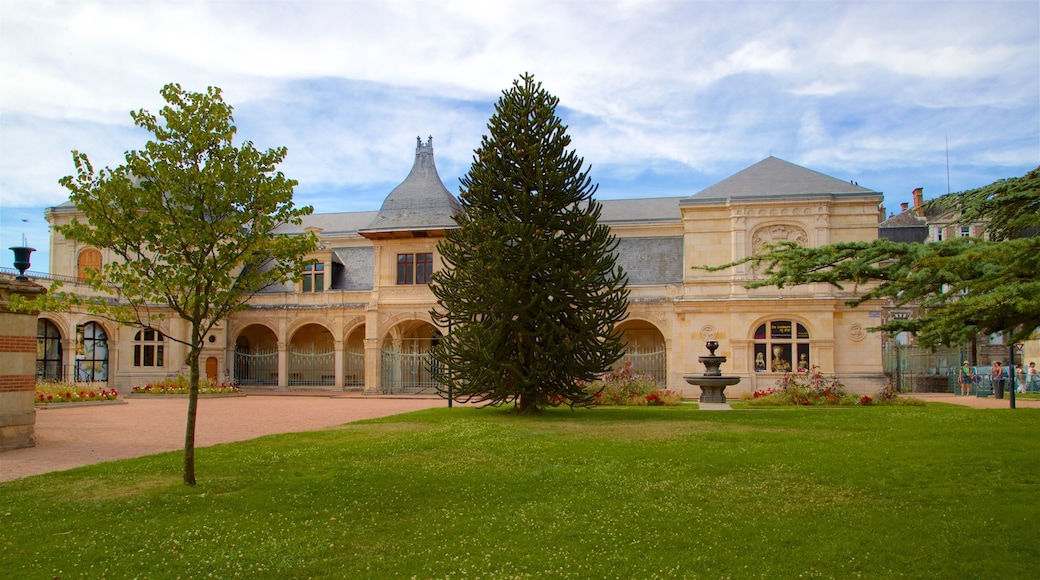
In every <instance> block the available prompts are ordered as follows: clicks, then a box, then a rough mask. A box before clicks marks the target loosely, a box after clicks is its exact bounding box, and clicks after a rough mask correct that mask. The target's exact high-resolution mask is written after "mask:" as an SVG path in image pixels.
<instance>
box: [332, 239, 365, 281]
mask: <svg viewBox="0 0 1040 580" xmlns="http://www.w3.org/2000/svg"><path fill="white" fill-rule="evenodd" d="M332 255H333V256H336V257H338V258H339V260H340V263H341V264H342V265H343V267H342V268H338V267H336V268H333V279H332V280H331V281H330V283H329V284H330V286H329V288H330V289H336V290H347V291H360V290H371V289H372V283H373V278H374V272H375V249H374V248H372V246H367V247H358V248H333V250H332Z"/></svg>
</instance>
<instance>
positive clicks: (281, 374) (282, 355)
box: [278, 340, 289, 390]
mask: <svg viewBox="0 0 1040 580" xmlns="http://www.w3.org/2000/svg"><path fill="white" fill-rule="evenodd" d="M278 387H279V388H280V389H285V390H288V389H289V345H288V344H286V343H285V341H284V340H279V341H278Z"/></svg>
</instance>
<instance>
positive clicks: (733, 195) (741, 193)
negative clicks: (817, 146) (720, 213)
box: [682, 156, 881, 205]
mask: <svg viewBox="0 0 1040 580" xmlns="http://www.w3.org/2000/svg"><path fill="white" fill-rule="evenodd" d="M864 195H869V196H877V197H881V193H880V192H876V191H873V190H870V189H867V188H865V187H860V186H859V185H856V184H854V183H850V182H848V181H843V180H841V179H836V178H834V177H831V176H829V175H824V174H822V173H820V172H818V171H813V170H812V169H806V168H805V167H802V166H800V165H795V164H794V163H791V162H788V161H784V160H783V159H778V158H776V157H772V156H770V157H767V158H765V159H763V160H762V161H759V162H758V163H756V164H754V165H752V166H751V167H748V168H747V169H744V170H743V171H740V172H738V173H736V174H734V175H732V176H730V177H727V178H726V179H723V180H722V181H720V182H718V183H716V184H715V185H712V186H711V187H708V188H706V189H703V190H701V191H700V192H698V193H696V194H694V195H692V196H690V197H688V198H686V199H684V200H683V201H682V204H683V205H690V204H702V203H718V202H720V201H727V200H739V201H758V200H762V201H765V200H776V199H777V198H783V199H798V198H805V199H809V198H819V197H830V198H834V197H845V196H848V197H861V196H864Z"/></svg>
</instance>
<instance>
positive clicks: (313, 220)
mask: <svg viewBox="0 0 1040 580" xmlns="http://www.w3.org/2000/svg"><path fill="white" fill-rule="evenodd" d="M377 213H378V212H374V211H346V212H340V213H312V214H311V215H305V216H303V217H301V218H300V225H298V226H295V225H292V224H282V225H280V226H278V227H276V228H275V229H274V233H276V234H300V233H303V231H304V229H306V228H312V227H313V228H321V230H322V231H321V235H323V236H325V235H333V234H356V233H357V232H358V230H360V229H362V228H364V227H366V226H368V224H370V223H372V220H373V219H375V217H376V214H377Z"/></svg>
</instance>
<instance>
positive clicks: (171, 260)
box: [45, 84, 316, 485]
mask: <svg viewBox="0 0 1040 580" xmlns="http://www.w3.org/2000/svg"><path fill="white" fill-rule="evenodd" d="M162 96H163V97H164V98H165V100H166V102H167V103H168V104H167V105H166V106H164V107H163V108H162V109H161V111H160V114H161V115H162V118H163V122H160V121H159V119H157V118H156V117H155V116H154V115H152V114H151V113H149V112H147V111H145V110H144V109H142V110H139V111H137V112H132V113H131V116H132V117H133V120H134V123H135V124H136V125H137V126H139V127H142V128H144V129H147V130H148V131H150V132H151V133H152V134H153V135H154V139H153V140H151V141H149V142H148V143H146V144H145V147H144V149H143V150H140V151H129V152H127V153H126V154H125V160H126V161H125V164H123V165H120V166H118V167H116V168H114V169H107V168H106V169H103V170H101V171H100V172H98V173H95V172H94V168H93V167H92V166H91V164H90V161H89V160H88V158H87V156H86V155H85V154H83V153H80V152H78V151H73V153H72V157H73V161H74V163H75V166H76V175H75V176H67V177H64V178H62V179H61V184H62V185H63V186H65V187H66V188H68V190H69V192H70V196H69V199H70V200H71V201H72V203H73V204H75V206H76V207H77V208H78V209H79V210H80V211H82V212H83V214H84V216H85V218H86V221H83V222H80V221H79V220H76V219H73V220H72V222H71V223H69V224H67V225H59V226H56V228H55V229H56V230H57V231H58V232H59V233H60V234H62V235H63V236H65V237H66V238H68V239H70V240H75V241H77V242H80V243H82V244H85V245H89V246H94V247H97V248H103V249H106V250H108V251H110V252H111V253H112V254H114V255H115V256H117V257H118V259H116V260H114V261H112V262H111V263H107V264H104V266H103V267H102V268H100V269H91V271H89V273H88V276H87V279H86V282H87V283H88V284H90V285H91V286H92V287H93V288H94V290H96V291H98V292H101V293H104V294H109V295H114V296H115V298H116V299H117V300H116V301H114V302H111V301H108V300H105V299H102V298H83V297H79V296H75V295H73V294H70V293H64V292H62V293H55V294H54V295H52V297H51V298H52V300H51V301H50V304H48V305H45V307H47V306H50V307H53V306H54V305H56V304H57V305H62V304H64V305H65V307H68V306H69V305H73V304H75V305H79V306H81V307H84V308H86V309H88V310H89V311H90V312H93V313H95V314H98V315H102V316H106V317H108V318H110V319H113V320H116V321H118V322H120V323H123V324H129V325H134V326H140V327H144V328H155V326H154V325H156V324H157V323H158V321H159V320H160V319H162V318H163V317H165V316H166V315H167V313H168V312H172V315H173V316H176V317H179V318H181V319H183V320H184V321H186V322H187V323H188V324H187V326H188V327H189V328H190V331H189V332H188V335H187V336H178V334H177V333H176V332H169V331H164V334H165V335H166V336H167V337H168V338H170V339H171V340H174V341H177V342H180V343H182V344H184V345H186V346H187V347H188V355H187V357H186V359H185V364H187V365H188V367H189V369H190V385H191V387H190V393H189V397H188V416H187V425H186V428H185V437H184V482H185V483H187V484H189V485H194V484H195V416H196V409H197V406H198V392H199V354H200V352H201V350H202V347H203V340H204V339H205V337H206V335H207V333H208V332H209V331H210V330H211V329H212V328H213V327H214V325H216V324H217V323H218V322H219V321H220V320H222V319H224V318H225V317H227V316H228V314H230V313H232V312H234V311H236V310H239V309H241V308H243V307H244V306H245V303H246V301H247V300H248V299H249V298H250V297H251V296H253V295H254V294H255V293H257V292H258V291H260V290H262V289H263V288H265V287H267V286H269V285H271V284H274V283H278V282H285V281H288V280H292V279H295V278H298V277H299V275H300V272H301V271H302V269H303V267H304V265H305V264H306V263H307V262H305V261H304V260H303V258H304V256H305V255H306V254H307V253H308V252H310V251H312V250H313V249H314V248H315V247H316V240H315V238H314V237H313V236H312V235H304V236H284V235H275V234H273V233H272V231H273V230H274V228H276V227H277V226H279V225H281V224H285V223H293V224H299V223H300V216H304V215H308V214H310V213H311V211H312V209H311V208H310V207H303V208H295V207H294V206H293V202H292V196H293V187H295V185H296V181H294V180H292V179H287V178H286V177H285V176H284V175H283V174H282V173H281V172H280V171H278V170H277V169H276V167H277V165H278V164H279V163H281V162H282V160H284V159H285V154H286V149H285V148H284V147H281V148H277V149H269V150H267V151H264V152H261V151H258V150H257V149H255V148H254V147H253V144H252V142H249V141H246V142H245V143H243V144H242V145H240V146H237V147H236V146H235V145H234V144H233V143H232V138H233V137H234V135H235V132H236V129H235V126H234V124H233V123H234V120H233V118H232V107H231V106H230V105H228V104H225V103H224V102H223V100H222V98H221V92H220V89H218V88H214V87H210V88H209V89H207V91H206V92H205V93H195V92H189V91H184V90H182V89H181V87H180V85H177V84H169V85H166V86H165V87H164V88H163V90H162Z"/></svg>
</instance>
